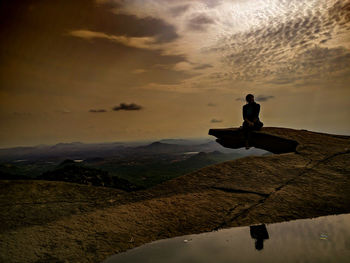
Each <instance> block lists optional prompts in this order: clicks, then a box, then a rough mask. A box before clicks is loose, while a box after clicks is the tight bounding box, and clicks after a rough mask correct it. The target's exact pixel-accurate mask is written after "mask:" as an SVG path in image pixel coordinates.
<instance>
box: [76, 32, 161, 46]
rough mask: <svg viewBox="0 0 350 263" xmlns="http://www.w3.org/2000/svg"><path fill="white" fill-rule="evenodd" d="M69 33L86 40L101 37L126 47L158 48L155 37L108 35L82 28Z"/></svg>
mask: <svg viewBox="0 0 350 263" xmlns="http://www.w3.org/2000/svg"><path fill="white" fill-rule="evenodd" d="M69 35H71V36H74V37H79V38H83V39H87V40H92V39H95V38H97V39H98V38H100V39H101V38H102V39H107V40H110V41H113V42H116V43H119V44H122V45H125V46H128V47H134V48H140V49H150V50H157V49H160V46H159V45H156V39H154V38H152V37H126V36H115V35H108V34H105V33H102V32H94V31H90V30H84V29H82V30H74V31H71V32H69Z"/></svg>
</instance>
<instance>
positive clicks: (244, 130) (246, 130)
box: [243, 121, 251, 149]
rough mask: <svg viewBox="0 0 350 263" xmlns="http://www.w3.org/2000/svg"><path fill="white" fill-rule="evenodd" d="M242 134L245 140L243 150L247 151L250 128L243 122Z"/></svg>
mask: <svg viewBox="0 0 350 263" xmlns="http://www.w3.org/2000/svg"><path fill="white" fill-rule="evenodd" d="M243 132H244V138H245V148H246V149H249V148H250V146H249V142H250V136H251V127H250V126H249V124H248V123H247V122H246V121H244V122H243Z"/></svg>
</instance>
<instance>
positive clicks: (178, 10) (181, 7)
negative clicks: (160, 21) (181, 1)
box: [169, 5, 190, 17]
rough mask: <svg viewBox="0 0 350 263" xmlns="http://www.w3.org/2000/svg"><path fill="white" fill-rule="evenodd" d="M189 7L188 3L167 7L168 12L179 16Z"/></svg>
mask: <svg viewBox="0 0 350 263" xmlns="http://www.w3.org/2000/svg"><path fill="white" fill-rule="evenodd" d="M189 8H190V5H179V6H174V7H171V8H170V9H169V13H170V14H171V15H172V16H175V17H176V16H179V15H182V14H183V13H185V12H186V11H187V10H188V9H189Z"/></svg>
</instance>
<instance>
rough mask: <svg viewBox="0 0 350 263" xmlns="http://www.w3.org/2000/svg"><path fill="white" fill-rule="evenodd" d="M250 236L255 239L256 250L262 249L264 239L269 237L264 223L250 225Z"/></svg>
mask: <svg viewBox="0 0 350 263" xmlns="http://www.w3.org/2000/svg"><path fill="white" fill-rule="evenodd" d="M250 236H251V237H252V238H253V239H255V249H256V250H262V249H263V248H264V240H265V239H269V233H268V232H267V229H266V226H265V225H264V224H262V225H256V226H250Z"/></svg>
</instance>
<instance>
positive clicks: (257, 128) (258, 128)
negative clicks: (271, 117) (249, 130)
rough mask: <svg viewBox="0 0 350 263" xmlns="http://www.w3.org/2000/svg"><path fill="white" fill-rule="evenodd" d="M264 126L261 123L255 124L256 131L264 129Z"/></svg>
mask: <svg viewBox="0 0 350 263" xmlns="http://www.w3.org/2000/svg"><path fill="white" fill-rule="evenodd" d="M263 126H264V124H263V123H262V122H261V121H257V122H255V123H254V130H257V131H258V130H260V129H261V128H262V127H263Z"/></svg>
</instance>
